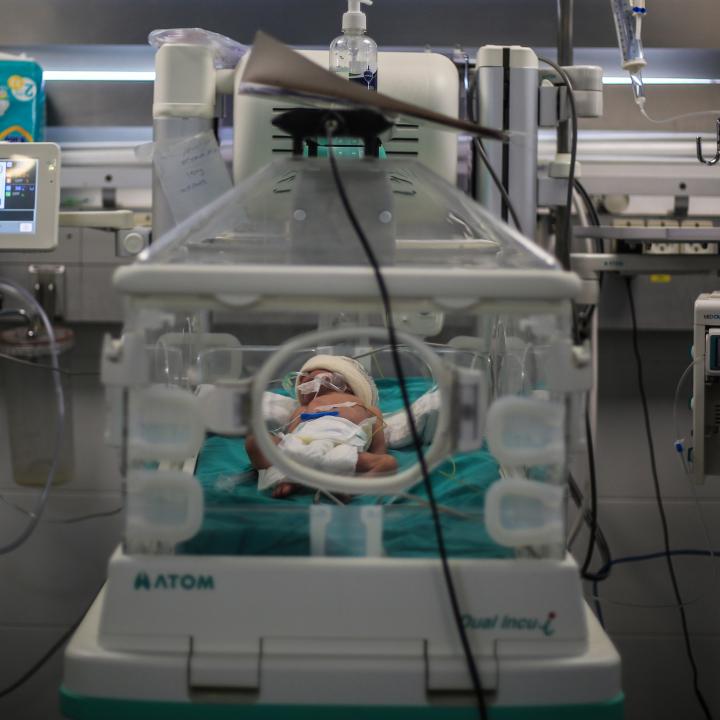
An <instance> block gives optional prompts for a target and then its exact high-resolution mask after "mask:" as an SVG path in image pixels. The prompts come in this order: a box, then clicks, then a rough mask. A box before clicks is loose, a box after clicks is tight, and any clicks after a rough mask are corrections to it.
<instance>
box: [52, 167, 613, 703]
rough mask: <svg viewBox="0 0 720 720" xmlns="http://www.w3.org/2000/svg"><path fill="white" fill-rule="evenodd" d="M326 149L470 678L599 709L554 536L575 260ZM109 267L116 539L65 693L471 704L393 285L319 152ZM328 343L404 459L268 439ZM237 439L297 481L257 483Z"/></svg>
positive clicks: (575, 383) (376, 302) (461, 201)
mask: <svg viewBox="0 0 720 720" xmlns="http://www.w3.org/2000/svg"><path fill="white" fill-rule="evenodd" d="M336 162H337V170H338V173H339V175H340V178H341V182H342V184H343V187H344V188H345V191H346V194H347V196H348V197H350V198H351V199H352V201H351V202H352V206H353V207H352V209H353V211H354V214H355V215H356V220H357V222H358V223H359V225H360V226H361V230H362V232H363V233H364V234H365V235H366V237H367V239H368V242H369V244H370V246H371V249H372V251H373V253H374V255H375V256H376V257H377V259H378V261H379V263H380V268H381V272H382V276H383V278H384V281H385V283H386V285H387V288H388V291H389V294H390V297H391V299H392V312H393V317H394V318H395V319H396V321H397V323H396V324H397V325H398V327H399V328H400V332H398V338H397V343H398V347H397V350H398V352H399V357H400V363H401V368H402V375H403V376H404V382H405V387H406V389H407V392H408V396H409V398H410V400H411V402H412V411H413V416H414V418H415V424H416V426H417V428H418V431H419V433H420V435H421V440H422V448H421V451H422V452H423V453H424V456H425V460H426V463H427V465H428V468H429V470H430V476H429V480H428V481H429V482H430V483H431V484H432V488H433V491H434V497H435V501H436V503H437V507H438V510H439V514H440V523H441V527H442V532H443V536H444V539H445V544H446V550H447V555H448V557H450V559H451V563H452V567H453V574H454V577H455V579H456V583H457V585H458V587H459V588H460V589H461V590H460V592H461V598H462V600H461V602H462V611H463V613H464V615H463V623H464V624H465V626H466V628H467V632H468V633H469V635H470V642H471V646H472V649H473V652H474V654H475V656H476V659H477V661H478V664H479V667H480V671H481V674H482V677H483V683H484V686H485V688H486V690H487V691H490V692H492V693H494V695H493V697H494V698H495V701H496V702H497V703H499V704H500V705H502V704H505V705H522V706H528V707H529V706H537V705H545V706H555V705H558V704H559V705H562V704H565V705H567V706H568V707H569V706H570V705H573V704H574V705H578V706H582V707H584V706H585V705H588V704H589V705H593V706H595V705H597V704H600V705H601V706H602V707H605V706H607V707H606V709H607V711H608V713H609V715H608V717H612V716H614V715H613V713H615V712H617V710H618V708H619V707H620V705H619V704H618V702H619V701H618V693H619V684H618V683H619V662H618V659H617V655H616V653H615V651H614V649H613V648H612V646H611V645H610V644H609V641H607V639H606V638H605V636H604V635H603V634H602V632H601V631H600V629H599V627H598V626H597V623H596V622H595V620H594V618H593V617H592V616H591V614H590V613H589V612H588V611H587V609H586V608H585V606H584V604H583V602H582V595H581V589H580V580H579V576H578V572H577V568H576V566H575V564H574V562H573V561H572V560H571V559H570V558H569V556H566V554H565V551H564V510H563V507H564V483H565V475H566V467H567V462H568V457H569V455H570V453H571V452H572V451H573V449H574V448H575V447H576V445H577V444H578V443H579V442H580V437H581V436H582V432H581V428H582V421H581V418H582V417H583V398H584V395H585V392H586V390H587V387H588V383H589V379H590V372H591V370H590V364H589V361H588V360H589V359H588V358H587V357H586V356H585V355H584V354H583V352H581V351H579V349H578V348H577V347H575V346H574V344H573V340H572V331H571V329H572V300H573V298H574V297H576V296H577V294H578V292H579V291H580V283H579V280H578V278H577V277H576V276H574V275H572V274H570V273H566V272H563V271H562V270H561V269H560V268H559V267H558V266H557V264H556V263H555V261H554V260H553V259H552V258H551V257H550V256H548V255H546V254H545V253H544V252H543V251H542V250H540V249H539V248H537V247H536V246H535V245H534V244H532V243H531V242H530V241H528V240H527V239H526V238H524V237H523V236H522V235H520V234H519V233H517V232H516V231H514V230H513V229H511V228H510V227H508V226H507V225H505V224H504V223H502V222H501V221H499V220H497V219H496V218H494V217H493V216H492V215H490V214H489V213H488V212H487V211H485V210H484V209H483V208H482V207H480V206H479V205H477V204H476V203H474V202H473V201H472V200H471V199H470V198H468V197H467V196H465V195H464V194H463V193H462V192H460V191H459V190H457V189H456V188H455V187H453V186H452V185H450V184H449V183H448V182H446V181H445V180H443V179H442V178H440V177H439V176H438V175H436V174H434V173H433V172H432V171H431V170H430V169H429V168H428V167H426V166H425V165H423V164H422V163H421V162H418V161H412V160H396V159H383V160H381V159H374V158H370V157H366V158H365V159H363V160H343V159H336ZM115 285H116V287H117V288H118V289H119V290H120V291H121V292H122V293H123V294H124V295H125V297H126V321H125V326H124V329H123V333H122V336H121V337H120V338H118V339H110V338H108V339H107V340H106V343H105V347H104V351H103V368H102V374H103V381H104V383H105V384H106V386H107V389H108V400H109V414H108V438H109V440H110V442H111V443H113V444H115V445H116V446H117V447H118V448H119V450H120V455H121V457H122V468H123V472H124V476H125V488H126V494H127V504H126V525H125V534H124V540H123V543H122V546H121V547H120V548H118V550H117V551H116V553H115V555H114V556H113V558H112V559H111V561H110V571H109V579H108V583H107V586H106V588H105V589H104V590H103V591H102V593H101V595H100V596H99V598H98V600H97V601H96V603H95V605H94V607H93V608H92V609H91V611H90V613H89V614H88V616H87V618H86V619H85V621H84V623H83V625H82V626H81V627H80V629H79V631H78V633H77V634H76V636H75V638H74V639H73V641H72V643H71V645H70V646H69V648H68V651H67V657H66V674H65V685H64V690H63V694H64V700H63V702H64V707H65V711H66V713H67V714H68V715H70V716H71V717H72V716H74V714H75V713H77V712H79V711H80V709H81V708H82V707H83V706H86V705H87V703H90V704H93V703H95V704H97V703H99V705H97V707H98V708H100V706H101V705H102V704H103V702H112V703H118V702H119V703H121V704H122V703H125V704H126V705H127V708H130V707H131V705H132V706H133V707H134V708H135V709H137V708H138V707H139V706H137V702H138V699H140V700H155V701H167V702H171V703H175V702H179V703H187V702H188V700H189V699H190V698H193V702H194V703H195V702H198V703H200V704H199V705H198V706H197V707H198V709H200V707H205V708H206V709H207V707H208V706H206V705H202V702H203V698H204V697H205V696H204V695H203V693H208V692H215V691H217V690H218V689H222V691H223V692H224V693H228V694H227V695H226V697H227V698H228V700H227V702H228V703H230V704H234V703H238V702H239V703H248V702H249V703H251V704H253V705H256V706H257V707H256V709H257V710H258V711H264V710H267V711H268V712H270V713H271V714H272V708H275V710H276V711H277V709H278V707H281V708H283V707H284V708H285V710H289V705H293V706H297V707H299V708H302V707H308V706H324V705H326V706H338V705H343V706H345V705H348V704H352V705H358V706H364V707H369V708H372V707H374V708H378V707H379V706H396V707H415V708H417V707H424V708H428V706H434V705H438V704H439V707H438V708H437V709H439V710H441V711H442V712H444V710H445V709H446V708H445V700H442V698H445V699H446V700H447V698H449V697H451V696H452V697H454V698H456V700H453V702H456V701H457V702H459V703H460V705H472V704H473V702H474V701H473V696H472V693H471V692H470V687H471V686H470V680H469V677H468V675H467V670H466V667H465V664H464V661H463V659H462V652H461V649H460V645H459V640H458V637H457V635H456V630H455V628H454V626H453V625H452V621H451V614H450V607H449V604H448V602H449V601H448V597H447V595H446V593H445V589H444V586H443V582H442V576H441V570H440V563H439V561H438V545H437V542H436V537H435V534H434V532H433V525H432V517H431V514H430V509H429V497H428V494H427V492H426V490H427V485H426V484H425V483H424V481H423V476H422V472H421V468H420V464H419V462H418V456H417V451H416V448H414V447H413V443H412V440H411V437H410V433H409V430H408V418H407V415H406V412H405V410H404V408H403V403H402V402H401V400H400V395H401V393H400V391H401V388H400V386H399V383H400V381H399V379H398V374H397V367H396V365H395V364H394V362H393V352H392V350H393V349H392V347H391V346H390V345H391V342H390V339H389V336H388V330H387V328H386V318H385V315H384V312H385V308H384V306H383V303H382V300H381V297H380V295H379V292H378V287H377V285H376V278H375V276H374V274H373V270H372V269H371V267H370V266H369V265H368V261H367V257H366V256H365V254H364V252H363V250H362V246H361V245H360V242H359V239H358V236H357V232H356V228H355V227H354V226H353V224H352V223H351V221H350V219H349V217H348V214H347V212H346V209H345V208H344V207H343V205H342V203H341V200H340V196H339V194H338V187H337V184H336V182H335V181H334V179H333V174H332V169H331V164H330V161H329V158H327V157H325V158H322V157H315V158H313V157H309V158H308V157H301V156H299V155H298V156H293V157H291V158H286V159H281V160H275V161H274V162H272V163H271V164H269V165H268V166H266V167H264V168H262V169H261V170H259V171H258V172H257V173H255V174H254V175H252V176H251V177H249V178H247V179H246V180H244V181H242V182H240V183H238V184H237V185H236V186H235V187H234V188H233V189H232V190H231V191H229V192H228V193H226V194H225V195H224V196H222V197H221V198H219V199H218V200H216V201H214V202H213V203H212V204H210V205H209V206H208V207H206V208H204V209H203V210H201V211H200V212H198V213H196V214H195V215H193V216H192V217H190V218H188V219H187V220H186V221H185V222H183V223H182V224H180V225H179V226H177V227H176V228H175V229H173V230H172V231H170V232H169V233H167V234H166V235H165V237H164V238H162V239H161V240H160V241H159V242H157V243H155V244H154V245H153V246H151V247H150V248H149V249H148V250H147V251H145V252H144V253H143V254H142V256H141V257H140V259H139V261H138V262H136V263H135V264H134V265H132V266H128V267H124V268H121V269H119V270H118V271H117V272H116V275H115ZM278 314H280V315H281V316H282V318H283V319H284V320H285V321H286V324H289V325H295V326H302V324H303V322H305V321H306V319H307V318H308V317H315V318H316V323H317V326H318V327H320V329H318V330H315V331H312V332H309V333H304V334H301V335H297V336H294V337H287V339H286V341H285V342H283V343H281V344H279V345H277V346H258V345H254V344H253V342H252V339H253V334H254V332H256V329H257V327H258V324H257V323H258V322H259V323H261V324H262V323H263V322H268V323H269V322H270V321H271V319H272V317H277V315H278ZM253 318H255V319H256V322H251V320H252V319H253ZM265 318H267V320H265ZM427 318H432V319H433V322H432V323H427V322H426V320H427ZM416 319H419V322H415V320H416ZM418 328H421V330H420V331H418ZM428 328H432V330H433V333H434V335H433V337H431V338H430V339H427V338H425V337H424V335H425V334H426V331H427V329H428ZM413 329H414V330H415V331H416V334H411V333H410V332H405V330H413ZM423 330H425V333H424V332H423ZM319 355H322V356H328V355H330V356H342V357H344V358H353V359H354V360H355V361H356V362H357V363H359V364H360V365H361V366H362V367H363V369H364V372H365V373H366V374H367V375H368V376H369V377H371V378H372V379H373V383H374V386H375V387H376V388H377V409H378V411H379V413H380V415H381V418H382V420H381V422H378V423H376V428H375V430H374V431H373V432H383V433H384V446H385V447H386V448H387V453H388V454H390V455H392V456H393V457H394V459H395V461H396V465H397V470H396V471H394V472H392V473H380V474H364V473H359V472H357V471H353V470H352V469H350V470H349V471H348V470H347V469H346V470H345V471H344V472H343V473H334V472H330V471H328V470H327V469H323V468H322V467H313V466H311V464H308V463H307V462H304V461H302V459H301V460H298V458H297V457H293V456H291V455H290V454H286V453H283V451H282V449H281V448H280V447H279V446H277V445H276V444H275V442H274V440H273V436H274V435H275V436H277V434H278V432H279V431H280V432H282V430H283V428H287V426H288V421H289V419H290V418H292V417H293V413H297V412H298V394H297V391H296V388H295V385H296V384H297V382H298V381H297V377H298V372H299V370H300V369H301V368H302V367H303V365H304V364H305V363H306V362H307V361H308V360H309V359H311V358H313V357H315V356H319ZM331 372H332V368H329V369H328V373H327V374H328V375H329V376H330V377H332V375H331ZM336 381H337V382H340V380H338V379H337V378H336ZM319 386H320V384H319V383H318V387H319ZM338 389H341V388H340V386H339V385H338V386H337V387H335V390H338ZM248 435H253V436H254V438H255V440H256V441H257V444H258V445H259V446H260V448H261V449H262V451H263V452H264V453H265V455H266V456H267V459H268V460H269V462H270V463H271V465H273V466H276V467H277V468H279V469H280V470H281V471H282V472H283V473H284V475H285V477H287V478H288V479H289V480H291V481H292V482H293V483H294V484H295V485H296V486H297V490H296V491H295V492H293V493H292V494H291V495H289V496H287V497H283V498H276V497H273V496H272V493H271V491H270V490H265V489H261V488H260V487H259V485H258V473H257V472H256V469H255V468H254V467H253V464H252V462H251V461H250V459H249V456H248V452H247V448H246V446H245V440H246V438H247V437H248ZM538 657H542V665H543V668H544V669H543V672H542V673H538V672H537V666H536V661H535V660H533V658H538ZM90 659H92V660H91V661H90ZM500 663H502V672H499V667H500ZM528 663H529V665H528ZM529 666H532V667H533V668H534V669H533V673H530V674H529V673H528V667H529ZM140 668H146V670H147V672H149V673H152V675H153V683H152V687H148V686H147V684H144V683H139V682H138V676H137V673H138V672H139V669H140ZM155 671H157V673H156V672H155ZM568 672H569V673H570V674H571V675H572V677H573V682H567V680H568V677H569V676H568V675H567V673H568ZM552 673H558V674H559V675H558V677H557V678H556V680H557V682H553V683H547V682H546V680H547V678H548V676H549V675H548V674H552ZM561 676H562V677H561ZM110 677H112V680H110ZM134 678H135V679H134ZM108 683H109V684H108ZM551 685H552V687H555V688H558V687H562V697H560V696H559V695H557V696H556V697H555V696H553V697H551V696H552V691H550V690H549V687H550V686H551ZM141 686H142V687H141ZM556 694H557V693H556ZM127 703H129V704H127ZM133 703H136V704H135V705H133ZM589 705H588V706H589ZM285 710H283V713H284V712H285ZM133 711H135V710H133ZM283 716H285V715H283ZM568 717H569V716H568Z"/></svg>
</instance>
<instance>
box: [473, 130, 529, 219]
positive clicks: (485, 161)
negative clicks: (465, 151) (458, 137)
mask: <svg viewBox="0 0 720 720" xmlns="http://www.w3.org/2000/svg"><path fill="white" fill-rule="evenodd" d="M473 142H474V143H475V149H476V150H477V153H478V155H479V156H480V159H481V160H482V161H483V164H484V165H485V167H486V168H487V171H488V172H489V173H490V177H491V178H492V179H493V182H494V183H495V185H496V187H497V189H498V191H499V193H500V195H501V196H502V199H503V201H504V202H505V204H506V205H507V208H508V210H509V211H510V215H512V219H513V222H514V223H515V227H517V229H518V231H519V232H521V233H522V231H523V229H522V226H521V225H520V220H519V218H518V214H517V213H516V212H515V208H514V207H513V204H512V200H510V195H509V194H508V191H507V188H506V187H505V186H504V185H503V183H502V180H501V179H500V178H499V177H498V174H497V173H496V172H495V168H494V167H493V166H492V163H491V162H490V158H489V157H488V155H487V151H486V150H485V146H484V145H483V142H482V140H481V139H480V138H479V137H475V138H473Z"/></svg>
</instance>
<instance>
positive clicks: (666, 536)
mask: <svg viewBox="0 0 720 720" xmlns="http://www.w3.org/2000/svg"><path fill="white" fill-rule="evenodd" d="M626 287H627V295H628V302H629V305H630V319H631V322H632V344H633V353H634V355H635V363H636V365H637V379H638V390H639V392H640V402H641V403H642V410H643V419H644V423H645V434H646V436H647V444H648V451H649V453H650V469H651V472H652V478H653V486H654V488H655V499H656V501H657V507H658V512H659V514H660V522H661V524H662V532H663V545H664V547H665V555H666V559H667V566H668V573H669V575H670V582H671V583H672V588H673V593H674V595H675V599H676V601H677V603H678V606H679V607H678V610H679V612H680V621H681V624H682V631H683V638H684V640H685V650H686V652H687V656H688V661H689V662H690V667H691V669H692V675H693V689H694V691H695V696H696V698H697V700H698V703H699V704H700V707H701V708H702V711H703V714H704V715H705V717H706V718H707V720H712V714H711V712H710V708H709V707H708V704H707V701H706V700H705V697H704V696H703V694H702V691H701V690H700V684H699V677H698V667H697V663H696V662H695V656H694V654H693V649H692V644H691V642H690V633H689V630H688V624H687V617H686V614H685V607H684V606H683V601H682V595H681V593H680V587H679V585H678V581H677V577H676V575H675V568H674V567H673V562H672V556H671V548H670V531H669V528H668V521H667V517H666V515H665V505H664V502H663V497H662V491H661V490H660V482H659V479H658V470H657V463H656V460H655V445H654V443H653V437H652V428H651V426H650V411H649V408H648V400H647V394H646V392H645V379H644V376H643V365H642V355H641V354H640V343H639V338H638V327H637V316H636V313H635V299H634V297H633V291H632V278H630V277H628V278H626Z"/></svg>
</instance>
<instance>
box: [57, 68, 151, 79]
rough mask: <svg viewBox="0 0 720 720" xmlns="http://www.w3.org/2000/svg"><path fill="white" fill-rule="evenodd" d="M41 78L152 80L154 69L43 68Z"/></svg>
mask: <svg viewBox="0 0 720 720" xmlns="http://www.w3.org/2000/svg"><path fill="white" fill-rule="evenodd" d="M43 79H44V80H46V81H48V82H55V81H57V80H68V81H71V82H84V81H95V82H153V81H154V80H155V71H154V70H45V71H44V72H43Z"/></svg>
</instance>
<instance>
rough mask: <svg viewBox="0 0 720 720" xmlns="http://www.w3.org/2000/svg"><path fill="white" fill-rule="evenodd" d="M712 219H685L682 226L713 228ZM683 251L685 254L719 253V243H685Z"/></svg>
mask: <svg viewBox="0 0 720 720" xmlns="http://www.w3.org/2000/svg"><path fill="white" fill-rule="evenodd" d="M712 226H713V224H712V222H711V221H710V220H683V221H682V227H684V228H685V227H687V228H711V227H712ZM681 252H682V253H683V255H717V254H718V244H717V243H714V242H693V243H683V244H682V248H681Z"/></svg>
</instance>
